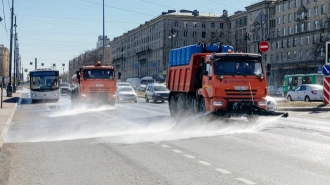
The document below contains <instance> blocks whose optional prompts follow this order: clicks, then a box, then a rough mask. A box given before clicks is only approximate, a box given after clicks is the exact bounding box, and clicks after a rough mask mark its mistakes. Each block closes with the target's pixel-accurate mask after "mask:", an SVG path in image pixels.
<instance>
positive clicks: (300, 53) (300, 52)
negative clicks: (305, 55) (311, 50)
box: [299, 50, 302, 59]
mask: <svg viewBox="0 0 330 185" xmlns="http://www.w3.org/2000/svg"><path fill="white" fill-rule="evenodd" d="M299 59H302V51H301V50H300V51H299Z"/></svg>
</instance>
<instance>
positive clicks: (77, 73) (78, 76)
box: [76, 71, 80, 84]
mask: <svg viewBox="0 0 330 185" xmlns="http://www.w3.org/2000/svg"><path fill="white" fill-rule="evenodd" d="M76 76H77V79H78V83H79V84H80V74H79V71H76Z"/></svg>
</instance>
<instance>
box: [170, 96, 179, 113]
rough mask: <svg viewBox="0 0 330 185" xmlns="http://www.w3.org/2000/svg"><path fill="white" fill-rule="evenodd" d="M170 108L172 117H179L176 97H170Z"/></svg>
mask: <svg viewBox="0 0 330 185" xmlns="http://www.w3.org/2000/svg"><path fill="white" fill-rule="evenodd" d="M169 108H170V113H171V116H173V117H174V116H177V115H178V111H177V104H176V100H175V97H174V96H171V97H170V102H169Z"/></svg>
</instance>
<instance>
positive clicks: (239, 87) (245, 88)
mask: <svg viewBox="0 0 330 185" xmlns="http://www.w3.org/2000/svg"><path fill="white" fill-rule="evenodd" d="M235 90H237V91H244V90H248V86H235Z"/></svg>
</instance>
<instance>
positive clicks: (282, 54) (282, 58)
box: [281, 53, 284, 61]
mask: <svg viewBox="0 0 330 185" xmlns="http://www.w3.org/2000/svg"><path fill="white" fill-rule="evenodd" d="M281 60H282V61H284V53H281Z"/></svg>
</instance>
